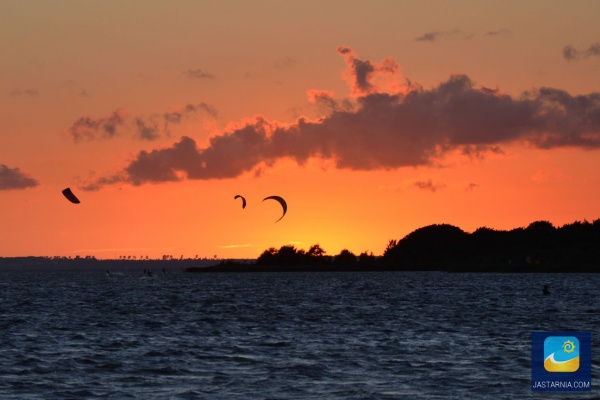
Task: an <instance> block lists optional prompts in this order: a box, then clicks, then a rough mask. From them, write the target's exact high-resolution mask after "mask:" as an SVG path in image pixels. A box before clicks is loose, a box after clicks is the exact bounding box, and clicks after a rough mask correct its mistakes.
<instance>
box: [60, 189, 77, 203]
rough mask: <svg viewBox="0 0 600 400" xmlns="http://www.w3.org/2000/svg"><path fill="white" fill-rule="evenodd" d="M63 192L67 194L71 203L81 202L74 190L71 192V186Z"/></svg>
mask: <svg viewBox="0 0 600 400" xmlns="http://www.w3.org/2000/svg"><path fill="white" fill-rule="evenodd" d="M62 194H64V195H65V197H66V198H67V199H68V200H69V201H70V202H71V203H75V204H79V203H81V202H80V201H79V199H78V198H77V197H76V196H75V195H74V194H73V192H71V189H70V188H66V189H64V190H63V191H62Z"/></svg>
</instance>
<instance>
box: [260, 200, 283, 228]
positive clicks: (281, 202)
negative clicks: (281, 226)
mask: <svg viewBox="0 0 600 400" xmlns="http://www.w3.org/2000/svg"><path fill="white" fill-rule="evenodd" d="M269 199H271V200H275V201H278V202H279V204H281V208H283V215H282V216H281V217H280V218H279V219H278V220H277V221H275V222H279V221H280V220H281V218H283V217H284V216H285V213H286V212H287V203H286V202H285V200H284V199H283V198H282V197H279V196H269V197H265V198H264V199H263V201H265V200H269Z"/></svg>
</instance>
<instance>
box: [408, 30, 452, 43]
mask: <svg viewBox="0 0 600 400" xmlns="http://www.w3.org/2000/svg"><path fill="white" fill-rule="evenodd" d="M459 33H461V30H460V29H453V30H451V31H431V32H427V33H424V34H422V35H421V36H419V37H417V38H415V40H416V41H418V42H435V41H436V40H438V39H440V38H442V37H448V36H455V35H458V34H459Z"/></svg>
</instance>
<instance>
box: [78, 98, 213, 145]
mask: <svg viewBox="0 0 600 400" xmlns="http://www.w3.org/2000/svg"><path fill="white" fill-rule="evenodd" d="M200 111H203V112H205V113H206V114H208V115H210V116H211V117H213V118H214V117H216V116H217V110H216V109H215V108H214V107H212V106H210V105H208V104H206V103H199V104H187V105H186V106H184V107H182V108H180V109H178V110H175V111H170V112H165V113H162V114H154V115H151V116H129V115H128V114H127V112H126V111H125V110H123V109H117V110H115V111H113V112H112V113H111V114H110V115H109V116H108V117H100V118H95V119H94V118H90V117H81V118H79V119H77V120H76V121H75V122H74V123H73V125H72V126H71V127H70V128H69V136H70V137H71V139H72V140H73V142H74V143H80V142H82V141H92V140H97V139H112V138H114V137H116V136H118V135H119V134H121V133H125V132H131V133H133V136H134V137H135V138H138V139H141V140H149V141H152V140H156V139H158V138H159V137H161V136H162V135H167V136H168V135H169V134H170V130H169V128H170V125H172V124H179V123H181V122H182V121H183V119H184V118H185V117H187V116H190V115H192V114H195V113H197V112H200Z"/></svg>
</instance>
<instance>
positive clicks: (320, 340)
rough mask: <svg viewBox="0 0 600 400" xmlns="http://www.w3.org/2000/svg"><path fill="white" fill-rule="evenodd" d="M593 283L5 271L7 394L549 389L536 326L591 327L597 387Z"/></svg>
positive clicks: (434, 393) (1, 385)
mask: <svg viewBox="0 0 600 400" xmlns="http://www.w3.org/2000/svg"><path fill="white" fill-rule="evenodd" d="M544 284H549V285H550V289H551V295H549V296H544V295H543V292H542V290H543V286H544ZM599 284H600V275H593V274H589V275H580V274H577V275H574V274H573V275H563V274H555V275H550V274H549V275H544V274H523V275H517V274H514V275H512V274H511V275H502V274H446V273H402V272H373V273H350V272H347V273H346V272H337V273H254V274H184V273H180V272H177V273H176V272H170V273H167V274H166V275H163V274H155V275H154V276H153V277H148V276H143V275H142V273H141V272H138V271H136V272H131V271H122V272H119V271H112V273H111V274H110V275H109V276H106V274H105V273H104V271H57V272H49V271H0V328H1V332H2V335H0V351H1V354H2V357H0V398H2V399H23V398H28V399H34V398H38V399H48V398H73V399H90V398H144V399H165V398H172V399H199V398H207V399H230V398H234V397H237V398H256V399H259V398H281V399H308V398H325V399H364V398H378V399H398V398H410V399H416V398H423V399H436V398H439V399H442V398H444V399H445V398H485V397H488V398H494V399H495V398H511V399H513V398H540V397H539V396H540V394H539V393H536V394H535V395H534V394H533V393H532V392H531V386H530V385H531V369H530V368H531V331H533V330H541V331H543V330H567V331H568V330H583V331H591V332H592V359H593V366H592V375H593V376H592V385H594V384H595V382H596V379H595V378H596V377H597V375H598V374H597V372H598V368H599V363H598V360H599V358H598V350H599V349H600V343H599V341H598V339H599V338H598V335H597V334H596V332H595V329H596V327H598V326H600V303H599V302H598V293H599ZM597 393H598V391H594V392H592V393H589V392H588V393H576V394H573V393H571V394H569V393H562V394H552V398H570V397H573V396H574V395H576V396H577V398H594V397H597V396H598V394H597ZM569 395H571V396H569ZM561 396H562V397H561Z"/></svg>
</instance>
